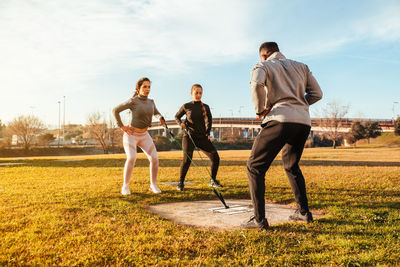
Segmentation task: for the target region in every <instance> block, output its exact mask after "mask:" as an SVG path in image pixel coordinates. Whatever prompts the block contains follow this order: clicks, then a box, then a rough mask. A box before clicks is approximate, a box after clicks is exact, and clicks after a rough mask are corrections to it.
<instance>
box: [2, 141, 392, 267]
mask: <svg viewBox="0 0 400 267" xmlns="http://www.w3.org/2000/svg"><path fill="white" fill-rule="evenodd" d="M248 155H249V151H220V156H221V159H222V161H221V166H220V170H219V179H220V180H221V181H222V182H223V184H225V185H226V187H225V188H224V196H225V198H249V195H248V183H247V176H246V169H245V162H246V159H247V157H248ZM159 157H160V165H161V167H160V171H159V181H160V182H167V181H168V182H171V181H176V180H177V178H178V173H179V164H180V158H181V152H179V151H176V152H160V153H159ZM72 158H73V159H82V161H60V160H68V159H71V157H57V158H55V157H42V158H27V159H0V163H6V162H20V163H24V164H23V165H11V166H4V165H3V166H0V214H1V215H0V265H50V264H53V265H89V264H90V265H133V264H135V265H153V264H159V265H176V264H180V265H311V264H317V265H325V264H326V265H354V266H359V265H399V264H400V241H399V239H400V237H399V236H400V148H356V149H337V150H332V149H330V148H326V149H316V148H311V149H306V150H305V152H304V156H303V160H302V163H301V164H302V170H303V173H304V175H305V177H306V182H307V189H308V197H309V200H310V206H311V207H312V208H313V209H318V210H321V211H323V212H325V213H326V214H327V216H326V217H324V218H322V219H319V220H317V221H315V222H314V223H312V224H308V225H304V224H298V223H287V224H281V225H278V226H274V227H272V228H271V230H269V231H264V232H259V231H255V230H235V231H212V230H209V229H199V228H193V227H187V226H181V225H176V224H175V223H173V222H170V221H168V220H165V219H163V218H160V217H158V216H156V215H152V214H149V213H148V212H147V211H146V207H147V206H148V205H150V204H155V203H166V202H174V201H187V200H204V199H215V196H214V195H213V194H212V193H210V190H209V189H208V188H207V186H206V185H202V183H201V177H199V175H198V174H197V173H196V172H195V170H194V168H193V167H192V168H191V169H190V170H189V173H188V177H187V179H188V181H193V182H195V183H196V185H193V186H188V187H187V189H188V190H187V191H185V192H183V193H180V192H177V191H176V190H175V188H174V187H172V186H168V185H163V184H160V188H161V190H162V191H163V193H162V194H159V195H154V194H152V193H150V192H148V191H147V190H148V187H149V178H148V162H147V159H145V156H144V155H143V154H140V156H139V159H138V160H137V167H135V169H134V174H133V179H132V183H131V186H130V188H131V191H132V195H130V196H121V195H120V187H121V182H122V170H123V164H124V155H102V156H76V157H72ZM280 163H281V162H280V158H279V157H278V158H277V160H276V161H275V162H274V164H273V166H271V168H270V170H269V171H268V173H267V179H266V180H267V192H266V198H267V199H268V200H269V201H275V202H277V203H292V202H293V196H292V193H291V190H290V187H289V183H288V181H287V178H286V176H285V173H284V171H283V168H282V166H281V165H280ZM199 219H200V220H201V218H199Z"/></svg>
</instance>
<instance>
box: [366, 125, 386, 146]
mask: <svg viewBox="0 0 400 267" xmlns="http://www.w3.org/2000/svg"><path fill="white" fill-rule="evenodd" d="M364 128H365V138H368V144H369V141H370V138H375V137H378V136H380V135H381V133H382V128H381V127H379V124H378V122H372V121H367V122H365V124H364Z"/></svg>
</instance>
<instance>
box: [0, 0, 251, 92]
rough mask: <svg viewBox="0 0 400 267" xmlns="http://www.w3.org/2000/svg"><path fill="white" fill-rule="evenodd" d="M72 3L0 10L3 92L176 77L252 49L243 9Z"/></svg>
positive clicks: (206, 4)
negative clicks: (119, 73)
mask: <svg viewBox="0 0 400 267" xmlns="http://www.w3.org/2000/svg"><path fill="white" fill-rule="evenodd" d="M73 3H75V4H72V1H36V2H31V1H29V2H28V1H26V2H8V4H4V3H3V6H2V7H0V8H1V14H2V16H1V19H0V29H1V31H0V32H1V33H0V39H1V40H2V42H1V45H0V56H1V58H2V64H1V67H0V73H2V77H1V80H2V83H3V84H7V86H8V88H10V87H11V88H15V89H18V90H20V89H21V88H30V89H29V90H35V89H37V90H42V89H43V88H55V87H60V86H62V87H65V88H74V89H68V90H82V89H85V88H84V87H85V81H86V80H88V79H91V78H93V77H96V76H97V75H101V74H102V73H104V72H105V71H106V70H110V69H113V68H115V67H118V68H157V69H159V70H160V71H167V72H176V71H178V72H181V71H185V70H186V69H187V67H188V62H209V63H213V62H214V63H216V62H218V63H223V62H226V61H234V60H238V59H240V58H241V57H243V56H244V55H245V54H246V53H247V52H248V51H247V47H248V43H249V42H250V41H251V40H250V38H249V36H247V35H246V27H247V26H248V23H247V22H246V21H247V18H246V12H245V11H244V12H242V11H243V10H244V8H245V4H244V3H242V2H241V1H236V2H235V1H218V2H216V3H215V2H214V1H163V0H157V1H150V2H148V1H134V2H128V1H126V2H120V3H116V2H114V3H112V2H106V1H103V2H99V1H82V2H80V3H79V4H76V3H77V2H73ZM210 6H212V8H210ZM238 11H241V12H238ZM231 14H233V15H231ZM121 65H123V66H121Z"/></svg>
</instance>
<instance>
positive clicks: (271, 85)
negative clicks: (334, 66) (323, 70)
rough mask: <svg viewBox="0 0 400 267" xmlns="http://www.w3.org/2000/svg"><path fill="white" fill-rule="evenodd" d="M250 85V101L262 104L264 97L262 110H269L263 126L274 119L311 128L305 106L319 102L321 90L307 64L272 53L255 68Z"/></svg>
mask: <svg viewBox="0 0 400 267" xmlns="http://www.w3.org/2000/svg"><path fill="white" fill-rule="evenodd" d="M251 85H252V86H251V87H252V97H253V102H255V103H256V102H257V103H259V105H262V104H263V103H262V101H263V98H265V99H264V101H265V102H264V103H265V107H266V108H269V107H272V109H271V111H270V112H269V113H268V114H267V115H266V117H265V119H264V120H263V123H266V122H268V121H271V120H276V121H279V122H294V123H300V124H306V125H311V120H310V115H309V110H308V107H309V105H311V104H313V103H315V102H316V101H318V100H319V99H321V97H322V91H321V88H320V87H319V85H318V83H317V81H316V80H315V78H314V77H313V76H312V74H311V72H310V70H309V69H308V67H307V65H305V64H303V63H300V62H297V61H294V60H289V59H286V58H285V57H284V56H283V55H282V54H281V53H280V52H275V53H273V54H272V55H271V56H270V57H269V58H268V59H267V60H265V61H262V62H259V63H257V64H256V65H255V67H254V68H253V70H252V79H251ZM262 91H264V92H262ZM263 96H264V97H263ZM260 98H261V99H260ZM260 108H261V107H260Z"/></svg>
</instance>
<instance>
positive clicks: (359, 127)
mask: <svg viewBox="0 0 400 267" xmlns="http://www.w3.org/2000/svg"><path fill="white" fill-rule="evenodd" d="M364 138H365V126H364V124H363V123H362V122H361V121H354V122H353V123H352V124H351V129H350V132H349V135H348V141H349V142H350V143H351V144H355V143H356V142H357V141H358V140H361V139H364Z"/></svg>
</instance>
